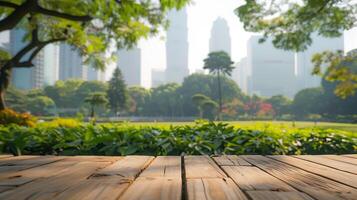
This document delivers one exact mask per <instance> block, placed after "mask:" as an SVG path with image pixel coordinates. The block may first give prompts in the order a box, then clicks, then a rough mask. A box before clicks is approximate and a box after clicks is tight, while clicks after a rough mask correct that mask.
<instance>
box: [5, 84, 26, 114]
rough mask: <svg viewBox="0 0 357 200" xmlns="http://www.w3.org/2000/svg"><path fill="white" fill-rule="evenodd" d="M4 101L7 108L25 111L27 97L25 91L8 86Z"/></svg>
mask: <svg viewBox="0 0 357 200" xmlns="http://www.w3.org/2000/svg"><path fill="white" fill-rule="evenodd" d="M5 101H6V104H7V105H9V108H11V109H13V110H15V111H16V112H26V104H27V97H26V94H25V92H23V91H21V90H18V89H16V88H14V87H9V89H8V91H7V95H6V98H5Z"/></svg>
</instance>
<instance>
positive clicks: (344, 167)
mask: <svg viewBox="0 0 357 200" xmlns="http://www.w3.org/2000/svg"><path fill="white" fill-rule="evenodd" d="M294 157H296V158H300V159H304V160H307V161H310V162H314V163H317V164H320V165H325V166H328V167H332V168H335V169H337V170H340V171H345V172H349V173H353V174H356V175H357V166H356V165H352V164H348V163H344V162H340V161H336V160H331V159H328V158H324V157H322V156H311V155H302V156H294Z"/></svg>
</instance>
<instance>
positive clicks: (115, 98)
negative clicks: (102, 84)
mask: <svg viewBox="0 0 357 200" xmlns="http://www.w3.org/2000/svg"><path fill="white" fill-rule="evenodd" d="M107 96H108V100H109V106H110V108H111V109H112V111H113V112H114V114H115V115H117V114H118V112H119V111H120V110H124V109H125V108H126V106H127V103H128V92H127V89H126V85H125V82H124V77H123V75H122V73H121V71H120V69H119V67H117V68H115V70H114V72H113V76H112V78H111V79H110V80H109V88H108V90H107Z"/></svg>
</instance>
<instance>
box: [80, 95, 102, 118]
mask: <svg viewBox="0 0 357 200" xmlns="http://www.w3.org/2000/svg"><path fill="white" fill-rule="evenodd" d="M84 102H86V103H88V104H89V105H90V106H91V114H90V116H91V117H92V118H93V117H94V115H95V114H94V112H95V108H96V107H97V106H102V105H105V104H107V103H108V99H107V97H106V96H105V93H102V92H93V93H90V94H88V96H87V97H86V98H85V99H84Z"/></svg>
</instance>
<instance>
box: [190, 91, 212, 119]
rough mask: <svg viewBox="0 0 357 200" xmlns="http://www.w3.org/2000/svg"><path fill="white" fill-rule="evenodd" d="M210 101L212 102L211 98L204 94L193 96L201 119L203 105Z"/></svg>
mask: <svg viewBox="0 0 357 200" xmlns="http://www.w3.org/2000/svg"><path fill="white" fill-rule="evenodd" d="M209 100H211V98H209V97H208V96H206V95H203V94H195V95H193V96H192V102H193V103H194V104H195V105H196V106H197V110H198V113H199V117H200V118H202V117H203V104H204V103H205V102H207V101H209ZM211 101H212V100H211Z"/></svg>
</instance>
